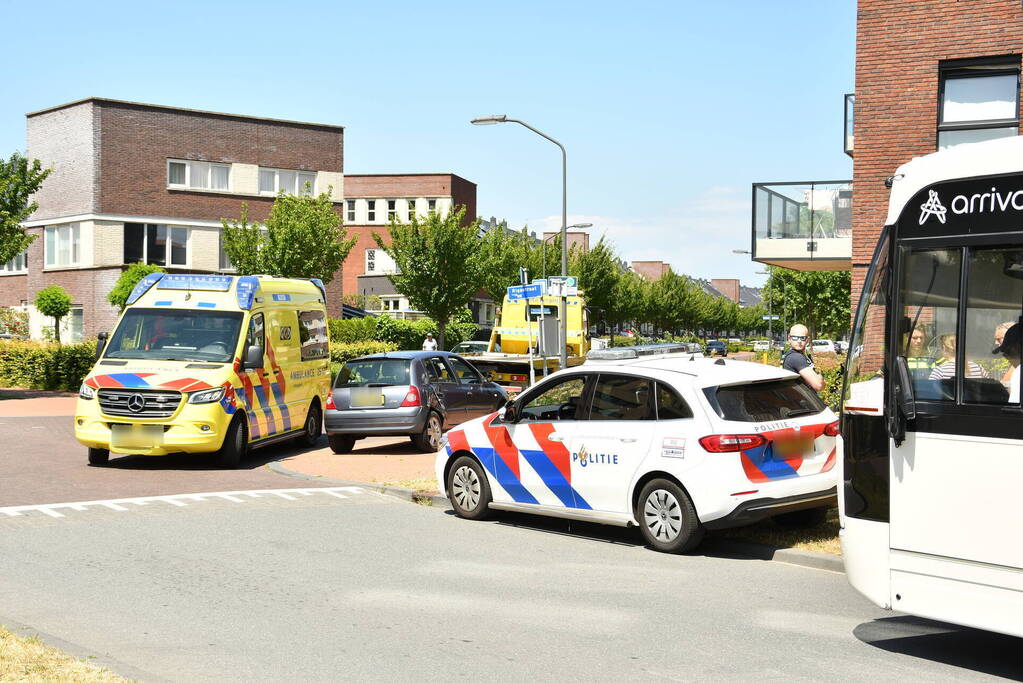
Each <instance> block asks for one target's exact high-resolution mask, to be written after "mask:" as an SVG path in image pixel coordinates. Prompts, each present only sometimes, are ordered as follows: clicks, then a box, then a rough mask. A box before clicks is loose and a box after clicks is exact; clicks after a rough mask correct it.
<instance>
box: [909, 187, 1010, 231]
mask: <svg viewBox="0 0 1023 683" xmlns="http://www.w3.org/2000/svg"><path fill="white" fill-rule="evenodd" d="M1009 207H1012V208H1013V209H1015V210H1016V211H1023V190H1016V191H1014V192H1013V191H1009V192H1004V193H1003V192H999V191H998V188H997V187H992V188H991V191H990V192H983V193H978V194H972V195H969V196H967V195H965V194H957V195H956V196H955V197H953V198H952V202H951V204H950V208H951V209H952V213H954V214H956V215H957V216H959V215H963V214H973V213H985V212H987V213H993V212H995V211H1007V210H1008V209H1009ZM946 213H947V209H946V208H945V206H944V205H943V204H942V203H941V199H940V198H939V197H938V193H937V191H936V190H929V191H928V193H927V201H926V202H924V203H923V204H921V205H920V225H923V224H924V223H926V222H927V219H929V218H930V217H931V216H934V217H935V218H937V219H938V222H939V223H944V222H945V218H946Z"/></svg>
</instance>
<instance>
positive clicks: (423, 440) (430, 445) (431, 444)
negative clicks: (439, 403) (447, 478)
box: [411, 410, 441, 453]
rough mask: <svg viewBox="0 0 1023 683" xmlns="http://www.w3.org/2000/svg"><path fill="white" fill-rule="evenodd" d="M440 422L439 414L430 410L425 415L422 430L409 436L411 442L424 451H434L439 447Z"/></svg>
mask: <svg viewBox="0 0 1023 683" xmlns="http://www.w3.org/2000/svg"><path fill="white" fill-rule="evenodd" d="M440 435H441V422H440V415H438V414H437V413H435V412H433V411H432V410H431V411H430V414H429V415H428V416H427V417H426V425H424V426H423V431H422V432H420V433H419V434H415V435H413V436H412V437H411V439H412V444H413V445H414V446H415V447H416V448H418V449H419V450H421V451H422V452H424V453H436V452H437V449H439V448H440Z"/></svg>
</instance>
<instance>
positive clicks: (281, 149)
mask: <svg viewBox="0 0 1023 683" xmlns="http://www.w3.org/2000/svg"><path fill="white" fill-rule="evenodd" d="M26 118H27V139H28V140H27V141H28V144H27V155H28V157H29V158H30V159H32V158H35V159H39V160H41V161H42V163H43V165H44V167H51V168H52V169H53V171H52V173H51V174H50V176H49V177H48V178H47V179H46V181H44V183H43V185H42V187H41V188H40V190H39V192H38V193H37V194H36V196H35V200H36V201H38V203H39V208H38V210H37V211H36V212H35V213H34V214H33V215H32V216H31V217H30V220H29V221H27V222H26V223H25V226H26V228H27V229H28V230H29V231H30V232H31V233H33V234H35V235H37V239H36V240H35V241H34V242H33V243H32V245H31V246H30V247H29V249H28V251H27V252H26V253H25V254H23V255H21V256H19V257H17V258H15V259H13V260H12V261H11V262H9V263H7V264H0V306H5V307H20V308H22V309H23V310H26V311H28V312H29V313H30V314H31V319H30V325H31V329H32V332H33V336H39V333H40V331H41V329H42V327H43V326H44V325H48V324H49V323H50V321H49V320H47V319H44V318H43V317H42V316H40V315H38V313H36V312H35V310H34V308H33V307H32V306H31V305H30V304H31V302H32V301H33V300H34V299H35V295H36V293H37V292H38V291H39V290H40V289H42V288H43V287H46V286H49V285H51V284H58V285H61V286H63V287H64V288H65V289H66V290H67V291H68V292H69V293H70V294H71V296H72V298H73V302H74V307H73V310H72V314H71V315H70V316H69V318H68V319H67V320H66V321H65V322H66V327H67V330H66V333H65V334H64V335H62V337H63V338H65V339H72V340H73V339H80V338H83V337H91V336H95V334H96V333H98V332H100V331H102V330H109V329H110V328H111V327H112V325H113V323H114V322H115V320H116V317H117V311H116V310H115V309H114V308H112V307H111V306H109V305H108V304H107V302H106V295H107V293H108V292H109V291H110V289H111V287H112V286H113V284H114V283H115V282H116V280H117V278H118V277H120V274H121V272H122V271H123V269H124V266H125V265H126V264H129V263H134V262H146V263H151V264H155V265H160V266H164V267H166V268H167V270H169V271H172V272H231V269H230V263H229V262H228V261H227V259H226V258H225V256H224V254H223V250H222V247H221V240H220V229H221V220H222V219H228V220H232V219H237V218H239V217H240V215H241V211H242V205H243V204H246V205H247V206H248V210H249V217H250V219H251V220H255V221H261V220H264V219H265V218H266V217H267V215H268V214H269V211H270V207H271V205H272V204H273V200H274V196H275V195H276V194H277V192H278V191H280V190H285V191H288V192H293V193H302V192H308V191H312V192H313V193H315V194H320V193H324V192H326V193H328V194H329V196H330V198H331V200H332V201H333V202H334V206H335V209H336V210H337V211H338V212H339V213H340V214H341V215H342V217H343V218H345V219H347V222H348V223H351V224H352V225H351V226H350V228H349V229H350V233H352V234H355V235H357V236H358V237H359V244H358V245H357V247H356V248H355V249H353V251H352V252H351V253H350V254H349V257H348V259H347V260H346V261H345V263H344V265H343V266H342V272H341V273H339V274H338V276H337V277H335V279H334V281H333V282H332V283H331V284H330V286H329V290H328V294H329V296H328V311H329V312H330V314H331V315H334V316H340V315H341V310H342V297H341V294H355V293H357V289H356V287H355V285H354V280H355V278H357V276H358V275H359V274H362V273H363V272H364V264H365V259H366V255H365V253H364V252H365V242H366V240H367V239H368V233H369V231H370V230H372V229H374V228H375V229H383V228H384V227H385V226H386V224H387V217H388V214H389V211H392V210H393V211H399V210H400V211H406V212H407V210H408V206H409V201H410V200H411V201H413V202H414V204H413V205H412V206H413V207H414V209H415V210H416V211H418V212H419V213H420V214H422V215H425V214H426V212H427V211H429V210H431V209H436V210H438V211H446V210H449V209H450V207H451V206H452V205H453V204H456V203H457V204H464V205H466V207H467V216H469V217H470V218H469V219H470V220H471V217H474V215H475V211H476V187H475V185H473V184H472V183H469V182H468V181H465V180H463V179H461V178H458V177H457V176H453V175H451V174H434V175H412V174H404V175H400V174H399V175H392V176H353V178H354V180H353V181H351V182H352V184H353V188H354V191H355V194H354V195H352V197H353V199H352V200H350V201H346V199H345V197H346V195H345V190H346V189H347V188H346V187H345V184H346V182H347V179H346V178H345V177H344V176H343V171H344V128H343V127H342V126H334V125H326V124H317V123H302V122H296V121H281V120H276V119H266V118H256V117H251V116H243V115H236V114H223V113H215V112H205V111H196V110H192V109H181V108H176V107H164V106H159V105H150V104H140V103H134V102H122V101H117V100H109V99H102V98H88V99H85V100H79V101H76V102H70V103H67V104H62V105H59V106H56V107H52V108H49V109H44V110H41V111H37V112H32V113H30V114H27V115H26ZM368 178H373V179H374V180H373V181H368V180H367V179H368ZM360 193H361V194H360ZM353 202H354V211H355V215H356V219H355V220H353V219H351V216H350V213H351V212H350V211H348V209H350V208H352V207H353ZM369 202H374V204H375V207H377V213H378V214H379V217H371V212H370V211H369V210H368V208H367V207H368V205H369ZM398 204H400V205H401V208H400V209H399V208H398V206H397V205H398ZM360 210H361V212H362V213H361V214H360V213H359V212H360ZM406 217H407V213H406V214H404V215H402V218H406ZM360 246H361V247H362V248H361V249H360ZM346 274H347V276H348V277H347V278H346ZM346 283H348V288H347V289H346V288H345V285H346Z"/></svg>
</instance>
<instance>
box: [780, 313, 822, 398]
mask: <svg viewBox="0 0 1023 683" xmlns="http://www.w3.org/2000/svg"><path fill="white" fill-rule="evenodd" d="M809 343H810V331H809V330H807V329H806V326H805V325H793V326H792V329H790V330H789V346H790V347H791V348H790V349H789V350H788V351H786V352H785V355H783V356H782V357H781V366H782V367H783V368H785V369H786V370H790V371H792V372H794V373H796V374H797V375H799V376H800V377H802V378H803V381H804V382H806V384H807V386H809V387H810V388H811V389H813V390H814V391H818V392H819V391H820V390H821V389H823V388H824V378H823V377H822V376H821V375H820V373H819V372H817V370H816V369H815V368H814V367H813V361H812V360H811V359H810V357H809V356H808V355H806V345H807V344H809Z"/></svg>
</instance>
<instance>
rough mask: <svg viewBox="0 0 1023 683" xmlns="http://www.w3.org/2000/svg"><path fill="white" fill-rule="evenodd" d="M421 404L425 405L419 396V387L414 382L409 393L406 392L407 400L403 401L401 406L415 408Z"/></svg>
mask: <svg viewBox="0 0 1023 683" xmlns="http://www.w3.org/2000/svg"><path fill="white" fill-rule="evenodd" d="M421 405H423V401H422V399H421V398H420V396H419V387H417V386H416V385H414V384H413V385H412V386H410V387H409V388H408V393H406V394H405V400H403V401H402V402H401V406H400V407H402V408H413V407H415V406H421Z"/></svg>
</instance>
